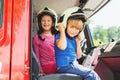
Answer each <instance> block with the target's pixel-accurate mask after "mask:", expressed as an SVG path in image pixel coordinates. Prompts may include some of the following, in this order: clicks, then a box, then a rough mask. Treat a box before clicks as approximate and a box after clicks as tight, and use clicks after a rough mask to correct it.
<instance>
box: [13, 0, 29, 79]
mask: <svg viewBox="0 0 120 80" xmlns="http://www.w3.org/2000/svg"><path fill="white" fill-rule="evenodd" d="M29 61H30V0H13V19H12V66H11V80H30V79H29V78H30V68H29V67H30V65H29V64H30V62H29Z"/></svg>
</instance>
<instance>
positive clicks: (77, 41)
mask: <svg viewBox="0 0 120 80" xmlns="http://www.w3.org/2000/svg"><path fill="white" fill-rule="evenodd" d="M81 40H82V39H81V36H80V35H78V36H77V37H76V43H77V44H78V43H79V44H80V42H81Z"/></svg>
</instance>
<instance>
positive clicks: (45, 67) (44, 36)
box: [33, 8, 57, 76]
mask: <svg viewBox="0 0 120 80" xmlns="http://www.w3.org/2000/svg"><path fill="white" fill-rule="evenodd" d="M37 18H38V26H39V30H38V32H37V34H36V35H34V37H33V50H34V52H35V54H36V56H37V58H38V60H39V62H40V75H41V76H42V75H45V74H51V73H56V69H57V68H56V61H55V52H54V36H55V33H56V32H57V31H56V29H55V25H56V22H57V15H56V13H55V12H54V11H53V10H52V9H50V8H44V9H43V10H42V11H40V12H39V14H38V16H37Z"/></svg>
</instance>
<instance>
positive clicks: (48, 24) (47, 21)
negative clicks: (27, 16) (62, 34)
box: [41, 15, 54, 31]
mask: <svg viewBox="0 0 120 80" xmlns="http://www.w3.org/2000/svg"><path fill="white" fill-rule="evenodd" d="M41 25H42V28H43V30H44V31H49V30H51V28H52V26H53V25H54V23H53V21H52V17H51V16H49V15H44V16H43V17H42V19H41Z"/></svg>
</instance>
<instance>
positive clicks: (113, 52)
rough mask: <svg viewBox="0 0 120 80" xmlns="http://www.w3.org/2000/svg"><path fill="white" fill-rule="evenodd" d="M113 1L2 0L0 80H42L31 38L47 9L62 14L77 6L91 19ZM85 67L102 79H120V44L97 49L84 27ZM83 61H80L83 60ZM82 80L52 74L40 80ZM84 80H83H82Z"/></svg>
mask: <svg viewBox="0 0 120 80" xmlns="http://www.w3.org/2000/svg"><path fill="white" fill-rule="evenodd" d="M109 2H110V0H0V80H39V77H38V76H37V74H38V73H39V64H38V62H37V59H36V57H35V55H34V52H33V51H32V46H31V42H32V37H33V35H34V34H35V33H36V31H37V27H36V26H37V25H36V23H37V20H36V15H37V13H38V11H39V10H40V9H42V8H44V7H46V6H48V7H50V8H52V9H53V10H55V11H56V12H57V14H58V18H59V16H60V14H61V13H62V12H63V11H64V10H66V9H67V8H69V7H74V6H78V7H81V8H82V9H83V11H84V12H85V13H86V15H87V16H88V18H90V17H91V16H93V15H94V14H96V13H97V12H99V11H100V10H101V9H102V8H103V7H104V6H105V5H106V4H107V3H109ZM84 37H85V39H84V40H83V43H82V44H83V45H85V46H83V50H84V51H85V54H86V55H85V56H84V58H83V60H82V61H83V62H82V65H84V66H86V67H90V68H93V69H94V70H95V71H96V72H97V73H98V75H99V76H100V77H101V79H102V80H119V78H120V44H119V43H120V41H113V42H111V43H109V44H108V45H107V46H105V47H102V48H101V46H94V44H93V40H92V37H91V33H90V29H89V24H88V25H86V26H85V29H84ZM80 61H81V60H80ZM58 79H59V80H63V79H65V80H79V79H80V78H79V77H78V76H76V75H65V74H51V75H46V76H43V77H41V80H58ZM80 80H82V79H80Z"/></svg>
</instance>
